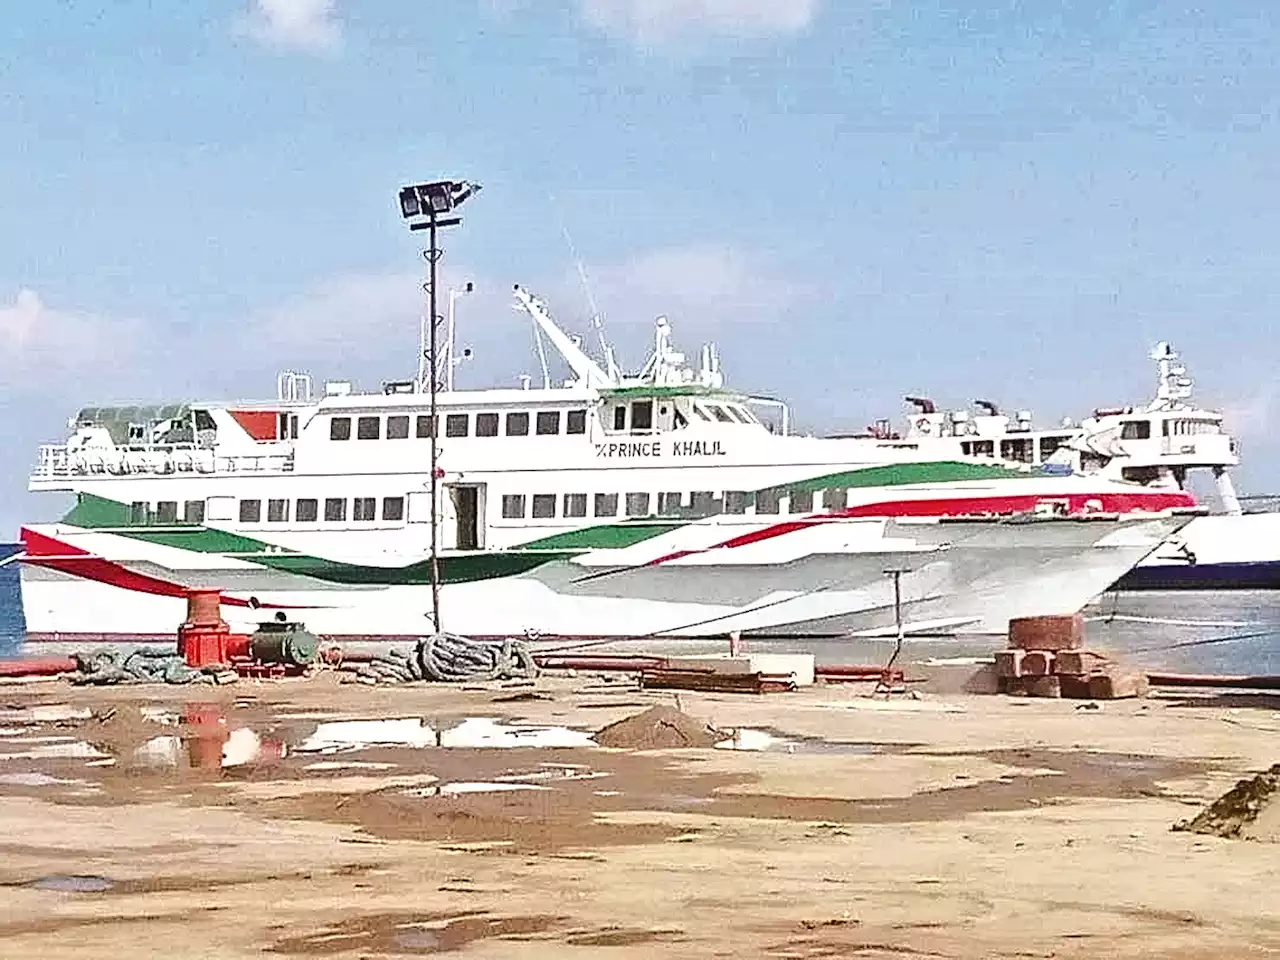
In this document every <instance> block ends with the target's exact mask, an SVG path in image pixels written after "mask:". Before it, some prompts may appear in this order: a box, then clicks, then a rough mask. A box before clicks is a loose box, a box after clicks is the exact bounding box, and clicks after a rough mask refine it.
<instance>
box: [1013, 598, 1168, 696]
mask: <svg viewBox="0 0 1280 960" xmlns="http://www.w3.org/2000/svg"><path fill="white" fill-rule="evenodd" d="M1084 644H1085V634H1084V617H1083V616H1081V615H1080V614H1075V615H1072V616H1045V617H1022V618H1019V619H1016V620H1010V621H1009V646H1008V648H1007V649H1005V650H1000V651H998V652H997V653H996V676H997V677H998V678H999V689H1000V692H1001V693H1005V694H1009V695H1011V696H1021V697H1070V698H1073V699H1077V700H1118V699H1122V698H1126V697H1145V696H1146V695H1147V690H1148V684H1147V677H1146V674H1144V673H1140V672H1137V671H1133V670H1128V669H1125V668H1124V667H1123V666H1122V665H1121V664H1119V663H1116V662H1115V661H1114V660H1111V659H1109V658H1108V657H1106V656H1104V655H1103V654H1101V653H1097V652H1095V651H1092V650H1087V649H1085V645H1084Z"/></svg>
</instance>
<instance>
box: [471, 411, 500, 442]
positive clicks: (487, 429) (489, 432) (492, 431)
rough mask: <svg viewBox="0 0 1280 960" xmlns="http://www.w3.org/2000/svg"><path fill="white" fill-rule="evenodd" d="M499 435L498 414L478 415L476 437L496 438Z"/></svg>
mask: <svg viewBox="0 0 1280 960" xmlns="http://www.w3.org/2000/svg"><path fill="white" fill-rule="evenodd" d="M497 435H498V415H497V414H496V413H477V414H476V436H477V437H496V436H497Z"/></svg>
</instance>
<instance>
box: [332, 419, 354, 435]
mask: <svg viewBox="0 0 1280 960" xmlns="http://www.w3.org/2000/svg"><path fill="white" fill-rule="evenodd" d="M329 439H330V440H350V439H351V418H350V417H330V418H329Z"/></svg>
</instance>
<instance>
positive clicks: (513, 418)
mask: <svg viewBox="0 0 1280 960" xmlns="http://www.w3.org/2000/svg"><path fill="white" fill-rule="evenodd" d="M528 435H529V414H527V413H508V414H507V436H508V437H527V436H528Z"/></svg>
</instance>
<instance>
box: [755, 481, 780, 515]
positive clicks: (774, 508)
mask: <svg viewBox="0 0 1280 960" xmlns="http://www.w3.org/2000/svg"><path fill="white" fill-rule="evenodd" d="M781 512H782V491H781V490H779V489H777V488H776V487H775V488H773V489H771V490H761V491H760V492H759V493H757V494H756V513H781Z"/></svg>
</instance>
